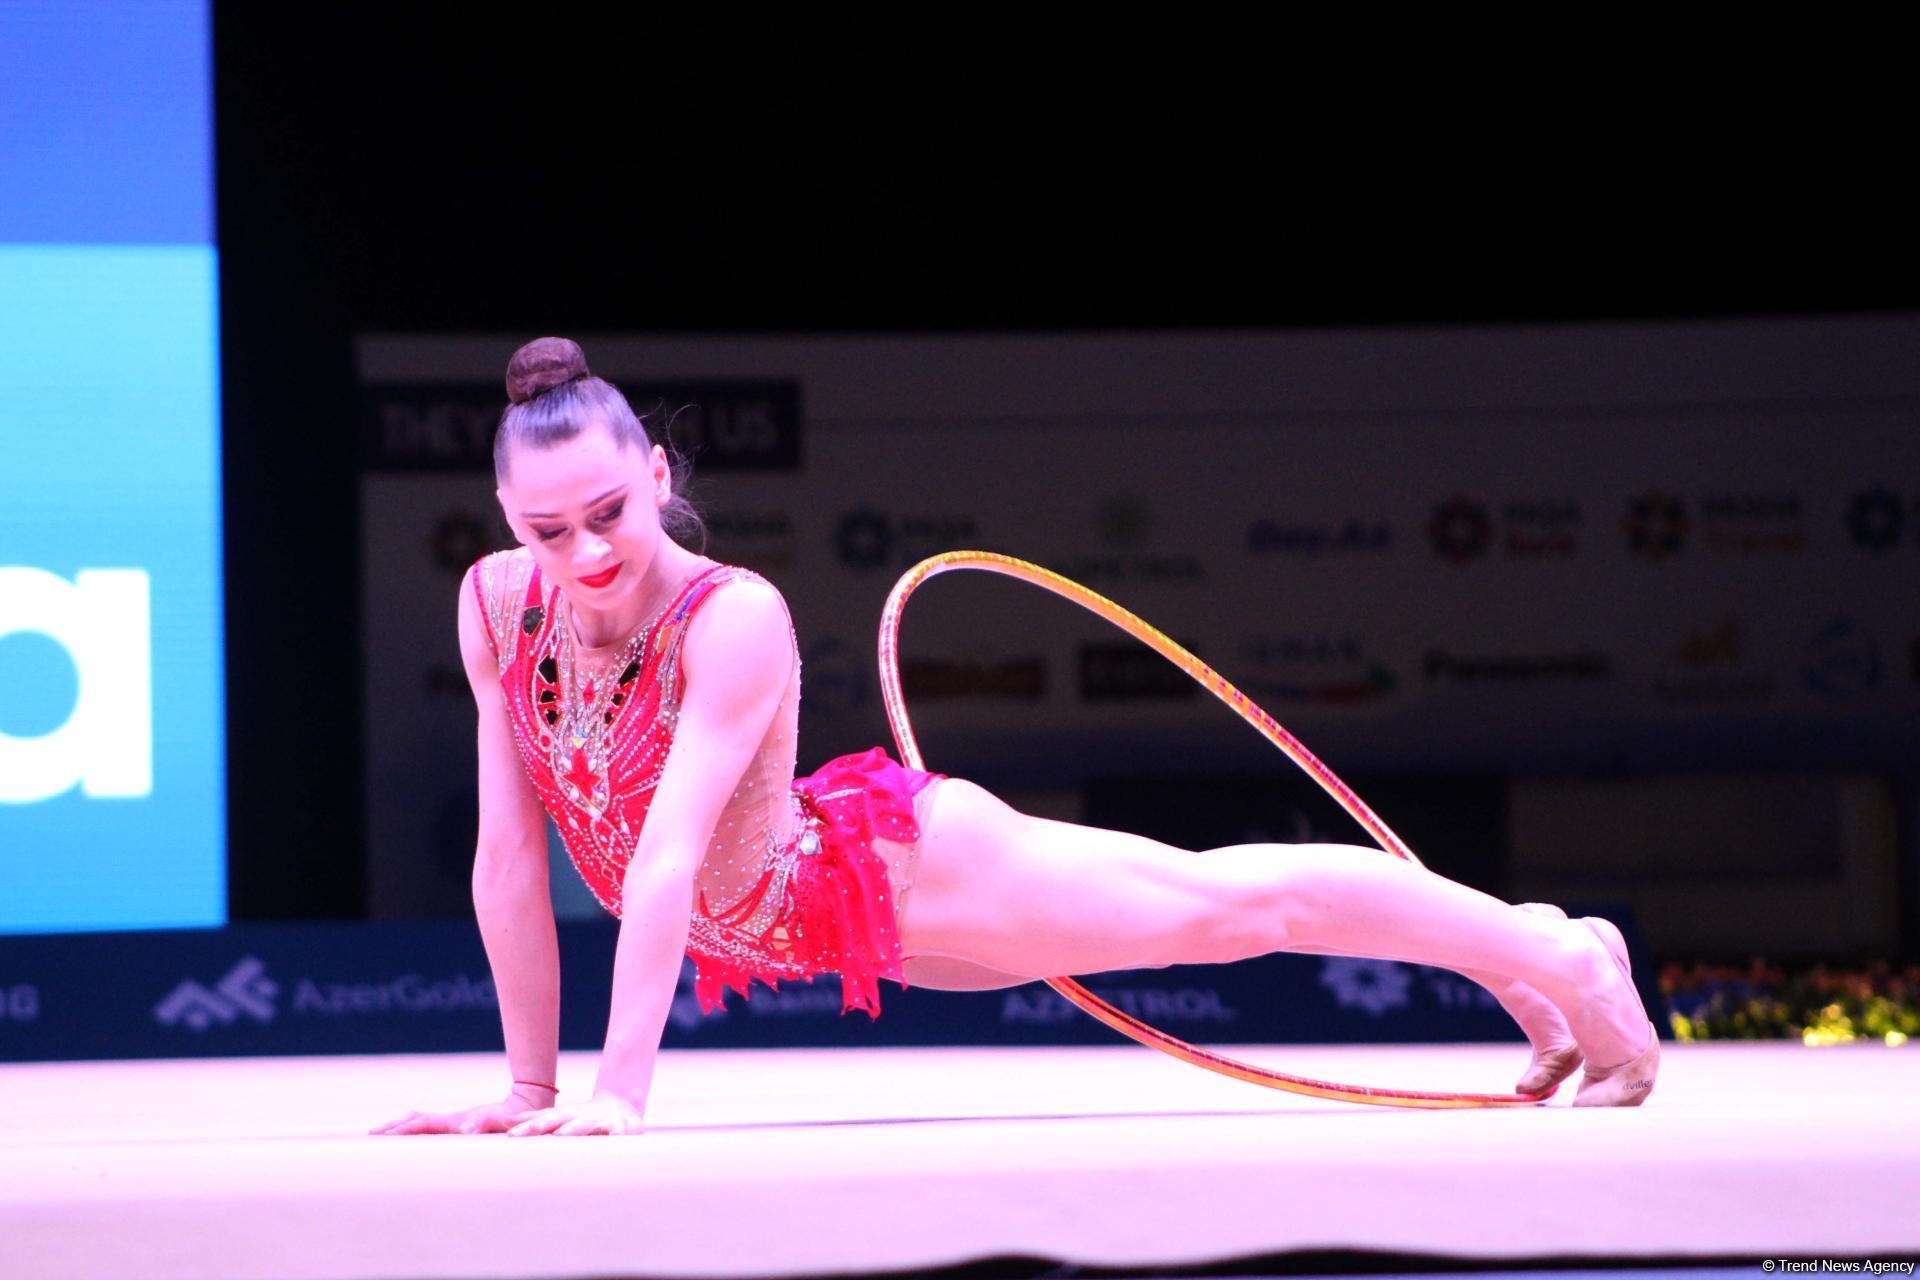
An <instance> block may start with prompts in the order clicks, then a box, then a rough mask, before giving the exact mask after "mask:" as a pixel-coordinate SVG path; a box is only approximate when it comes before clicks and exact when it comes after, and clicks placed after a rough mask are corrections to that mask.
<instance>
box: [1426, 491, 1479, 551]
mask: <svg viewBox="0 0 1920 1280" xmlns="http://www.w3.org/2000/svg"><path fill="white" fill-rule="evenodd" d="M1427 537H1428V538H1429V539H1431V540H1432V542H1433V550H1434V553H1435V554H1436V555H1438V556H1440V557H1441V558H1442V559H1443V560H1451V561H1452V562H1453V563H1454V564H1465V563H1466V562H1467V561H1469V560H1478V559H1479V558H1480V557H1481V556H1483V555H1485V554H1486V553H1487V548H1488V547H1489V546H1491V545H1492V543H1493V517H1491V516H1489V515H1488V514H1487V506H1486V504H1485V503H1484V502H1475V501H1474V500H1473V499H1472V498H1469V497H1466V496H1464V495H1458V494H1456V495H1455V496H1454V497H1451V498H1448V499H1447V500H1446V501H1445V502H1442V503H1438V504H1436V505H1435V507H1434V508H1433V515H1432V516H1431V517H1430V518H1429V519H1428V520H1427Z"/></svg>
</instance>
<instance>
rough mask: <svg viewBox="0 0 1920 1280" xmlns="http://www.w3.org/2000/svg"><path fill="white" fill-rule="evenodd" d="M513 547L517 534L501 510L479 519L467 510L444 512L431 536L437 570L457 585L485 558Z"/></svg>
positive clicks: (430, 552) (429, 544) (429, 548)
mask: <svg viewBox="0 0 1920 1280" xmlns="http://www.w3.org/2000/svg"><path fill="white" fill-rule="evenodd" d="M513 545H515V542H514V536H513V530H512V529H510V528H508V527H507V522H506V519H505V518H504V517H503V516H501V514H500V511H499V509H498V508H495V509H494V510H493V511H491V512H490V513H487V514H484V515H476V514H475V513H474V512H473V511H471V510H469V509H468V508H466V507H455V508H454V509H453V510H452V511H447V512H443V513H442V514H441V516H440V518H439V519H437V520H435V521H434V522H433V531H432V532H431V533H429V534H428V535H427V554H428V555H430V556H432V557H433V564H434V567H435V568H437V569H439V570H440V572H442V573H444V574H446V575H447V576H448V577H450V578H452V579H453V580H454V581H455V582H458V581H459V580H460V579H461V577H462V576H463V575H465V573H466V572H467V568H468V566H470V565H471V564H472V563H473V562H474V561H475V560H478V559H479V558H480V557H481V556H484V555H486V554H487V553H488V552H489V551H495V550H498V549H499V548H501V547H511V546H513Z"/></svg>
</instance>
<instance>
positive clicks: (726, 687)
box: [594, 579, 793, 1116]
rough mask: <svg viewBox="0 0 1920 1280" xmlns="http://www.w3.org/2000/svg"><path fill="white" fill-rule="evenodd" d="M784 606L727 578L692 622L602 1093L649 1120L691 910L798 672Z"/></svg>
mask: <svg viewBox="0 0 1920 1280" xmlns="http://www.w3.org/2000/svg"><path fill="white" fill-rule="evenodd" d="M792 663H793V641H792V631H791V624H790V623H789V622H788V621H787V612H786V605H785V603H784V602H783V601H782V600H781V599H780V595H779V593H778V592H777V591H775V590H774V589H773V588H772V587H771V586H768V585H766V584H764V583H760V582H755V581H752V580H751V579H748V580H741V581H735V582H730V583H727V584H725V585H723V586H720V587H718V588H716V589H715V594H714V595H713V597H712V598H711V599H709V600H708V601H707V602H706V604H705V606H704V607H703V608H701V610H700V611H699V612H698V613H696V614H694V616H693V621H691V622H690V623H688V624H687V635H686V640H685V642H684V643H683V644H682V646H681V650H680V671H681V678H682V681H683V683H682V685H681V698H680V718H679V723H678V724H677V725H676V726H675V729H674V737H673V746H672V747H671V748H670V749H669V750H668V752H667V762H666V765H665V767H664V768H663V769H662V770H661V773H660V783H659V786H658V789H656V790H655V792H654V794H653V802H652V804H651V805H650V806H649V808H648V810H647V821H646V825H645V826H643V827H642V828H641V831H640V839H639V842H638V845H637V847H636V848H635V849H634V853H633V861H632V862H630V863H629V864H628V865H627V870H626V876H625V879H624V881H623V885H622V897H621V904H622V905H621V917H620V940H619V943H618V944H617V946H616V947H615V949H614V959H613V1004H612V1009H611V1010H610V1012H609V1016H608V1020H607V1042H606V1048H605V1051H604V1052H603V1053H602V1054H601V1056H600V1076H599V1079H598V1081H597V1082H596V1084H595V1086H594V1094H595V1096H596V1097H597V1096H600V1095H602V1094H615V1095H618V1096H619V1097H621V1098H624V1099H625V1100H626V1101H627V1102H628V1103H629V1104H630V1105H631V1106H632V1107H633V1108H634V1110H635V1111H637V1112H639V1113H640V1114H641V1115H643V1116H644V1115H645V1113H646V1106H647V1094H648V1091H649V1090H650V1089H651V1088H652V1084H653V1066H654V1059H655V1057H656V1056H657V1055H658V1054H659V1051H660V1033H661V1032H662V1031H663V1030H664V1029H665V1028H666V1024H667V1011H668V1009H669V1008H670V1007H671V1006H672V1004H673V993H674V988H675V986H676V985H678V982H679V978H680V963H681V958H682V956H684V954H685V953H686V948H687V930H688V926H689V922H690V919H691V917H692V915H693V911H694V909H695V898H694V873H695V872H696V871H698V870H699V867H700V862H701V859H702V858H704V857H705V856H706V852H707V846H708V844H709V843H710V842H711V841H712V839H713V833H714V828H715V827H716V826H717V825H718V824H719V822H720V815H721V812H722V811H723V810H724V809H725V808H726V803H727V800H728V799H729V798H730V797H731V796H732V795H733V792H734V789H735V788H736V787H737V786H739V784H740V779H741V777H742V776H743V775H744V774H745V773H746V771H747V765H748V764H749V763H750V762H751V761H752V759H753V755H754V752H755V751H756V750H758V749H759V746H760V744H761V741H762V740H763V739H764V738H765V737H766V735H767V730H768V729H769V728H770V727H772V725H773V717H774V715H775V713H776V712H777V711H778V710H779V707H780V698H781V696H782V694H784V693H785V691H786V688H787V681H788V678H789V677H790V676H791V675H792V673H793V667H792Z"/></svg>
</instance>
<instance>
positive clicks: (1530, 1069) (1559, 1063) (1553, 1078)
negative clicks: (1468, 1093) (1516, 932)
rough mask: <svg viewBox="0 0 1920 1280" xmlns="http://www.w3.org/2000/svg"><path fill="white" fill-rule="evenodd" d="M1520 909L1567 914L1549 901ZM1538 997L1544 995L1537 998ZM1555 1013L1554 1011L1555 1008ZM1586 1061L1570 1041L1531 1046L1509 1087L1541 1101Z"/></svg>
mask: <svg viewBox="0 0 1920 1280" xmlns="http://www.w3.org/2000/svg"><path fill="white" fill-rule="evenodd" d="M1518 905H1519V907H1520V909H1521V910H1522V911H1531V912H1532V913H1533V914H1534V915H1537V916H1550V917H1552V918H1554V919H1556V920H1565V919H1566V918H1567V913H1566V912H1564V911H1562V910H1561V909H1560V908H1559V907H1556V906H1554V905H1553V904H1552V903H1551V902H1522V903H1519V904H1518ZM1540 998H1541V999H1542V1000H1544V999H1545V997H1544V996H1543V997H1540ZM1556 1012H1557V1011H1556ZM1584 1061H1586V1055H1585V1054H1584V1053H1582V1052H1581V1051H1580V1046H1579V1045H1578V1044H1576V1043H1573V1042H1572V1041H1571V1040H1569V1042H1568V1043H1567V1044H1565V1045H1562V1046H1561V1047H1560V1048H1558V1049H1545V1050H1542V1049H1535V1050H1534V1051H1533V1061H1532V1062H1530V1063H1528V1064H1527V1070H1526V1072H1525V1074H1523V1075H1522V1076H1521V1077H1520V1082H1519V1083H1518V1084H1516V1085H1514V1086H1513V1091H1514V1092H1515V1093H1530V1094H1533V1095H1534V1096H1535V1097H1538V1098H1540V1099H1542V1100H1543V1101H1544V1100H1545V1099H1547V1098H1549V1097H1551V1096H1553V1092H1554V1090H1556V1089H1558V1088H1559V1087H1560V1082H1561V1081H1562V1080H1565V1079H1566V1078H1567V1077H1568V1076H1570V1075H1572V1074H1573V1073H1574V1072H1575V1071H1577V1070H1579V1069H1580V1064H1581V1063H1582V1062H1584Z"/></svg>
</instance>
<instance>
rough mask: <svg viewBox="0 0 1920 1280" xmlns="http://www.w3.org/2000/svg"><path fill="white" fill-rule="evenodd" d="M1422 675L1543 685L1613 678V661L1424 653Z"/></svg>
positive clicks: (1582, 655)
mask: <svg viewBox="0 0 1920 1280" xmlns="http://www.w3.org/2000/svg"><path fill="white" fill-rule="evenodd" d="M1425 668H1426V676H1427V679H1428V680H1430V681H1436V682H1437V681H1443V680H1444V681H1447V682H1449V683H1452V684H1544V683H1551V682H1559V681H1589V682H1591V681H1601V680H1611V679H1613V659H1612V658H1609V657H1608V656H1607V655H1606V654H1604V653H1594V652H1592V651H1591V650H1580V651H1576V652H1571V653H1539V654H1522V653H1513V654H1471V655H1468V654H1457V653H1448V652H1446V651H1444V650H1441V649H1429V650H1428V651H1427V656H1426V662H1425Z"/></svg>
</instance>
